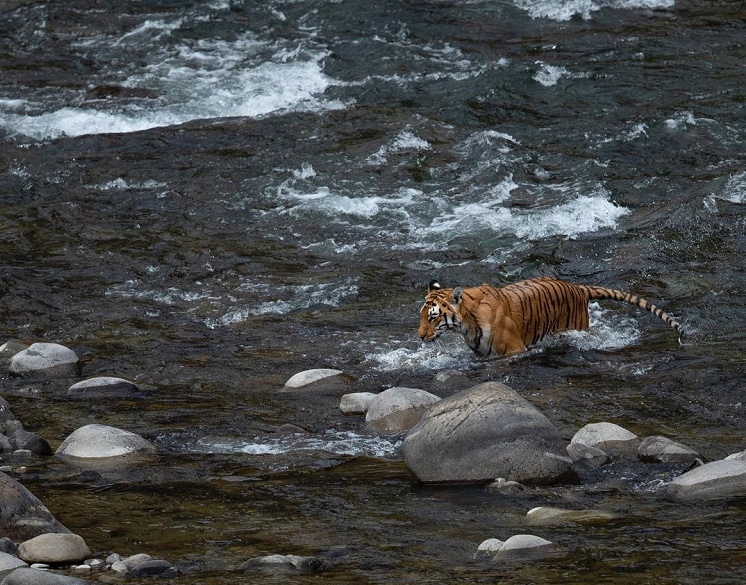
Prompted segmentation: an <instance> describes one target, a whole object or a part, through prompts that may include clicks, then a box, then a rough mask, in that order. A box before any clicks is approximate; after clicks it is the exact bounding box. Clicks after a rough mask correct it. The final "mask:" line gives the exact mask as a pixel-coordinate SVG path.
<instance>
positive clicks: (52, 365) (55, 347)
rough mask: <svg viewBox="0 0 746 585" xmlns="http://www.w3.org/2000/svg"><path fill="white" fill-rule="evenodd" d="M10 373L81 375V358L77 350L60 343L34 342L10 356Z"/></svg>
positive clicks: (59, 375) (58, 375) (18, 374)
mask: <svg viewBox="0 0 746 585" xmlns="http://www.w3.org/2000/svg"><path fill="white" fill-rule="evenodd" d="M10 373H11V374H14V375H17V376H22V375H25V374H43V375H45V376H53V377H65V376H79V375H80V360H79V359H78V356H77V355H76V354H75V352H74V351H73V350H71V349H69V348H67V347H65V346H64V345H60V344H58V343H33V344H31V346H29V347H28V348H27V349H24V350H23V351H20V352H18V353H17V354H15V355H14V356H13V357H12V358H10Z"/></svg>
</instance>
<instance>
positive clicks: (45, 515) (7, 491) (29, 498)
mask: <svg viewBox="0 0 746 585" xmlns="http://www.w3.org/2000/svg"><path fill="white" fill-rule="evenodd" d="M0 502H2V505H0V534H3V535H4V536H7V537H9V538H11V539H13V540H15V541H23V540H27V539H29V538H33V537H34V536H38V535H40V534H45V533H47V532H64V533H69V532H70V531H69V530H68V529H67V528H65V527H64V526H63V525H62V524H60V523H59V522H58V521H57V520H55V518H54V516H52V514H51V512H50V511H49V510H48V509H47V508H46V506H44V504H42V503H41V502H40V501H39V500H38V499H37V498H36V496H34V495H33V494H32V493H31V492H30V491H28V490H27V489H26V488H25V487H23V486H22V485H21V484H20V483H18V482H17V481H16V480H15V479H13V478H12V477H10V476H8V475H6V474H4V473H0Z"/></svg>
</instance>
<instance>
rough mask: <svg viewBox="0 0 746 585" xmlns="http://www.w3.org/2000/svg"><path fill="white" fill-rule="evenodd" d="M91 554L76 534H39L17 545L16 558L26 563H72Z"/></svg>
mask: <svg viewBox="0 0 746 585" xmlns="http://www.w3.org/2000/svg"><path fill="white" fill-rule="evenodd" d="M89 556H91V549H90V548H88V545H87V544H86V543H85V541H84V540H83V539H82V538H81V537H80V536H78V535H77V534H69V533H68V534H40V535H39V536H35V537H34V538H30V539H29V540H26V541H24V542H22V543H21V544H19V545H18V558H20V559H22V560H24V561H26V562H27V563H52V564H59V563H73V562H77V561H82V560H83V559H85V558H86V557H89Z"/></svg>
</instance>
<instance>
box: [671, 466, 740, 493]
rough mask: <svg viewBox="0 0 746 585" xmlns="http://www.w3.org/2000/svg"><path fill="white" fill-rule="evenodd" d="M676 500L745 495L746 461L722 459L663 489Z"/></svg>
mask: <svg viewBox="0 0 746 585" xmlns="http://www.w3.org/2000/svg"><path fill="white" fill-rule="evenodd" d="M666 492H667V493H668V495H670V496H673V497H675V498H677V499H683V500H689V499H716V498H733V497H743V496H746V460H744V459H721V460H719V461H713V462H712V463H706V464H705V465H701V466H700V467H697V468H695V469H692V470H691V471H688V472H686V473H684V474H682V475H680V476H679V477H677V478H676V479H674V480H673V481H672V482H671V483H669V484H668V486H667V487H666Z"/></svg>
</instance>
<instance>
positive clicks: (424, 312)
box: [417, 280, 464, 341]
mask: <svg viewBox="0 0 746 585" xmlns="http://www.w3.org/2000/svg"><path fill="white" fill-rule="evenodd" d="M463 292H464V291H463V289H462V288H461V287H460V286H459V287H456V288H442V287H441V286H440V284H438V282H437V281H435V280H433V281H431V282H430V284H429V285H428V287H427V296H426V297H425V304H424V305H422V309H421V310H420V327H419V329H418V330H417V336H418V337H419V338H420V339H422V341H435V340H436V339H437V338H438V337H439V336H440V334H441V333H443V332H444V331H447V330H449V329H455V330H456V331H460V330H461V328H462V319H461V310H460V309H461V296H462V294H463Z"/></svg>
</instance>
